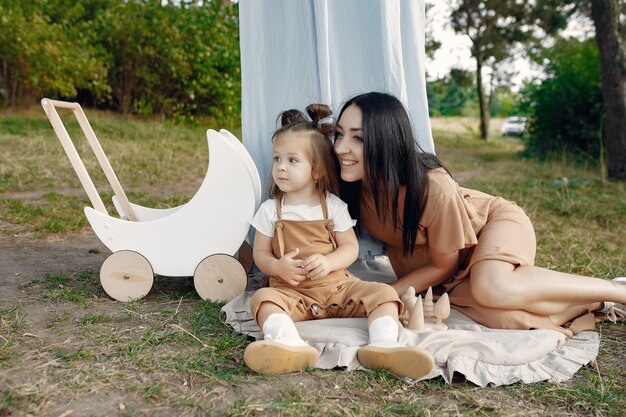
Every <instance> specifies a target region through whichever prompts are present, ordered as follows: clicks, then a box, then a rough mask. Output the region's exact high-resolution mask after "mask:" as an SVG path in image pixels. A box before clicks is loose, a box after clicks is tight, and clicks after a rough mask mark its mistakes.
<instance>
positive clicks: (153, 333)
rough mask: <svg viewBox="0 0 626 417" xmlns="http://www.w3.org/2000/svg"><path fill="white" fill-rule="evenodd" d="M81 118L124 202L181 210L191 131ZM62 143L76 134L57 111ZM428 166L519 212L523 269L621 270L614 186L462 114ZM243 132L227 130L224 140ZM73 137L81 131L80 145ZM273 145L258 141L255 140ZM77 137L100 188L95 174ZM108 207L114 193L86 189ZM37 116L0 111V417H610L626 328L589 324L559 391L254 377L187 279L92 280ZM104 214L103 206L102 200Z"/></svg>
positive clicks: (84, 245)
mask: <svg viewBox="0 0 626 417" xmlns="http://www.w3.org/2000/svg"><path fill="white" fill-rule="evenodd" d="M87 116H88V118H89V120H90V121H91V123H92V126H93V128H94V130H95V132H96V134H97V135H98V138H99V139H100V141H101V143H102V145H103V148H104V150H105V151H106V152H107V155H108V156H109V159H110V161H111V164H112V166H113V168H114V169H115V171H116V173H117V176H118V178H119V179H120V181H121V183H122V184H123V185H124V188H125V189H126V191H127V193H128V195H129V198H130V200H131V201H133V202H136V203H138V204H141V205H145V206H153V207H168V206H173V205H178V204H181V203H183V202H185V201H187V200H188V199H189V197H190V196H191V195H192V194H193V193H194V192H195V190H196V189H197V188H198V186H199V185H200V182H201V181H202V179H203V177H204V173H205V170H206V167H207V149H206V139H205V131H206V129H207V128H209V127H211V128H218V129H219V127H220V126H199V127H185V126H181V125H175V124H172V123H169V122H161V121H154V120H153V121H142V120H138V119H124V118H122V117H119V116H114V115H110V114H107V113H103V112H89V111H88V112H87ZM64 120H66V121H67V122H68V126H69V128H70V133H72V132H78V128H77V123H75V122H73V121H72V120H71V118H67V117H66V118H65V119H64ZM432 123H433V133H434V137H435V146H436V149H437V153H438V155H439V157H440V158H441V159H442V160H443V161H444V163H446V164H447V166H448V168H449V169H450V170H451V172H452V173H453V175H454V176H455V178H456V179H457V181H458V182H459V183H461V184H462V185H464V186H468V187H472V188H477V189H480V190H482V191H485V192H487V193H490V194H497V195H501V196H503V197H505V198H507V199H509V200H513V201H516V202H517V203H518V204H519V205H520V206H522V207H523V208H524V209H525V210H526V212H527V213H528V215H529V216H530V217H531V219H532V220H533V223H534V225H535V229H536V233H537V237H538V243H539V245H538V250H537V253H538V255H537V260H536V263H537V264H538V265H541V266H546V267H549V268H552V269H558V270H562V271H566V272H573V273H579V274H584V275H593V276H598V277H601V278H607V279H609V278H612V277H614V276H618V275H626V264H625V262H624V260H625V259H626V246H625V245H624V243H623V239H624V237H625V236H626V226H624V224H625V223H626V184H624V183H622V184H619V183H604V182H603V181H602V180H601V176H600V175H599V171H598V169H597V168H596V167H580V166H579V167H575V166H572V165H571V164H568V163H567V162H565V160H563V161H556V162H550V163H541V162H538V161H536V160H533V159H524V158H522V157H521V156H520V152H521V151H522V150H523V146H522V145H521V144H520V142H519V141H517V140H516V139H510V138H502V137H500V135H499V134H498V132H499V126H500V123H501V121H499V120H494V121H493V123H492V129H493V132H494V134H493V139H494V140H493V141H492V142H490V143H484V142H481V141H480V140H479V139H477V134H476V131H477V127H476V126H477V123H476V121H473V120H469V119H434V120H433V121H432ZM234 133H235V134H237V135H238V136H239V132H234ZM77 137H79V136H77ZM268 140H269V139H268ZM86 149H87V148H86V144H84V143H83V142H81V143H80V146H79V151H81V155H83V160H84V161H85V163H86V165H87V167H88V169H90V171H91V172H92V177H93V178H94V181H95V182H96V184H105V179H104V176H103V175H102V174H101V173H100V171H99V169H97V163H96V162H95V159H94V158H91V155H90V154H89V153H88V152H86V151H85V150H86ZM98 188H99V190H100V191H101V193H102V195H103V199H104V200H105V201H107V200H109V201H110V195H111V191H110V190H109V189H107V188H106V187H104V186H100V185H99V186H98ZM85 205H89V202H88V200H87V199H86V196H85V193H84V191H83V189H82V187H81V186H80V183H79V182H78V179H77V177H76V174H75V173H74V171H73V170H72V168H71V166H70V165H69V162H68V160H67V157H66V156H65V153H64V152H63V150H62V148H61V145H60V144H59V142H58V140H57V139H56V136H55V134H54V132H53V130H52V128H51V126H50V123H49V122H48V120H47V119H46V118H45V116H44V115H43V111H42V110H41V109H40V108H34V109H33V110H31V111H28V112H22V113H19V114H4V115H0V416H22V415H33V416H61V415H62V416H65V417H67V416H70V415H74V416H90V415H93V416H104V415H108V416H114V415H119V416H154V415H163V416H169V415H176V416H179V415H180V416H193V415H224V416H279V415H280V416H307V417H308V416H328V415H336V416H400V415H411V416H434V415H472V416H473V415H489V416H493V415H495V416H510V415H520V416H521V415H524V416H526V415H529V416H535V415H537V416H544V415H545V416H572V415H575V416H588V415H595V416H623V415H624V410H626V398H625V396H624V393H625V391H626V360H625V358H626V327H624V324H618V325H613V324H609V325H607V324H602V325H598V327H597V330H598V332H599V333H600V335H601V345H600V354H599V357H598V360H597V362H595V363H592V364H590V365H588V366H586V367H584V368H582V369H581V370H580V371H579V372H578V373H577V374H576V375H575V376H574V378H573V379H572V380H570V381H567V382H564V383H560V384H553V383H536V384H530V385H523V384H515V385H511V386H505V387H499V388H494V387H487V388H479V387H476V386H475V385H473V384H471V383H468V382H464V381H463V379H462V378H461V377H459V378H457V380H455V382H454V383H453V384H452V385H451V386H450V385H446V384H445V383H444V382H443V380H441V379H434V380H429V381H423V382H420V383H417V384H407V383H405V382H404V381H402V380H399V379H397V378H395V377H393V376H392V375H390V374H388V373H386V372H382V371H380V372H372V371H353V372H347V371H343V370H332V371H324V370H312V371H309V372H306V373H303V374H293V375H285V376H272V377H266V376H259V375H256V374H254V373H252V372H250V371H249V370H248V369H247V368H246V366H245V364H244V363H243V357H242V355H243V350H244V348H245V346H246V345H247V343H248V340H247V339H246V337H245V336H242V335H240V334H237V333H234V332H232V331H231V330H230V328H229V327H227V326H225V325H224V324H223V323H222V322H221V321H220V317H219V309H220V305H219V304H216V303H211V302H204V301H202V300H201V299H200V298H199V297H198V296H197V295H196V293H195V291H194V288H193V283H192V280H191V279H184V278H161V277H157V278H156V279H155V284H154V286H153V288H152V290H151V292H150V294H148V296H146V297H145V298H144V299H142V300H139V301H135V302H132V303H128V304H122V303H119V302H116V301H113V300H111V299H110V298H109V297H108V296H107V295H106V294H105V293H104V291H103V290H102V288H101V286H100V284H99V280H98V271H99V268H100V265H101V264H102V262H103V260H104V259H105V258H106V256H108V254H109V252H108V250H107V249H106V248H105V247H104V246H103V245H102V244H101V243H100V241H99V240H98V239H97V238H96V237H95V235H94V234H93V232H92V231H91V228H90V227H89V225H88V224H87V222H86V219H85V217H84V214H83V212H82V209H83V207H84V206H85ZM109 209H110V210H112V206H111V207H109Z"/></svg>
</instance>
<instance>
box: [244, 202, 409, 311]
mask: <svg viewBox="0 0 626 417" xmlns="http://www.w3.org/2000/svg"><path fill="white" fill-rule="evenodd" d="M282 197H283V196H282V194H279V195H277V196H276V212H277V216H278V219H277V220H276V225H275V229H274V237H273V238H272V250H273V252H274V256H276V258H277V259H280V258H281V257H282V256H283V255H284V254H285V253H289V252H291V251H292V250H295V249H296V248H298V249H299V250H300V251H299V253H298V256H297V257H296V258H297V259H306V258H307V257H309V256H310V255H313V254H316V253H321V254H324V255H326V254H328V253H331V252H332V251H334V250H335V249H336V248H337V242H336V241H335V234H334V232H333V228H334V224H333V222H332V220H330V219H329V218H328V207H327V205H326V196H325V195H324V194H323V193H321V194H320V200H321V206H322V211H323V214H324V218H323V219H321V220H308V221H299V220H283V219H282V218H281V217H282V215H281V204H282V203H281V202H282ZM390 301H394V302H396V303H397V304H398V314H400V313H401V312H402V308H403V307H402V302H401V301H400V299H399V297H398V294H397V293H396V290H395V289H393V288H392V287H391V286H389V285H387V284H382V283H378V282H366V281H361V280H360V279H358V278H356V277H354V276H352V275H348V274H347V273H346V270H345V269H341V270H338V271H333V272H331V273H330V274H328V275H326V276H325V277H322V278H318V279H316V280H310V279H307V280H304V281H302V282H300V284H299V285H298V286H291V285H289V284H287V283H285V282H284V281H283V280H282V279H281V278H280V277H277V276H272V277H270V286H269V287H268V288H261V289H259V290H258V291H257V292H256V293H255V294H254V295H253V296H252V300H251V302H250V303H251V310H252V314H253V317H255V318H256V316H257V312H258V309H259V306H260V305H261V303H263V302H271V303H274V304H276V305H277V306H279V307H281V308H282V309H283V310H285V312H286V313H287V314H288V315H290V316H291V319H292V320H293V321H302V320H312V319H322V318H329V317H367V316H368V315H369V313H370V312H371V311H372V310H373V309H375V308H376V307H378V306H379V305H381V304H383V303H386V302H390Z"/></svg>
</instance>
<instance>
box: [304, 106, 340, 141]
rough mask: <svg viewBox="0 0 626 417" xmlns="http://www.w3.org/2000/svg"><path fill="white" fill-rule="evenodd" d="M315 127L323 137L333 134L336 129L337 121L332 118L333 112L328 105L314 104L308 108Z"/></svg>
mask: <svg viewBox="0 0 626 417" xmlns="http://www.w3.org/2000/svg"><path fill="white" fill-rule="evenodd" d="M306 112H307V113H308V114H309V117H310V118H311V121H312V124H313V126H314V127H315V128H316V129H318V130H319V131H320V132H321V133H322V134H323V135H328V134H330V133H332V131H333V130H334V129H335V120H334V119H333V118H332V117H331V115H332V114H333V111H332V110H331V109H330V107H328V106H327V105H326V104H320V103H312V104H309V105H308V106H307V107H306Z"/></svg>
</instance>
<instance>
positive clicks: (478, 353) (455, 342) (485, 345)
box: [222, 262, 600, 386]
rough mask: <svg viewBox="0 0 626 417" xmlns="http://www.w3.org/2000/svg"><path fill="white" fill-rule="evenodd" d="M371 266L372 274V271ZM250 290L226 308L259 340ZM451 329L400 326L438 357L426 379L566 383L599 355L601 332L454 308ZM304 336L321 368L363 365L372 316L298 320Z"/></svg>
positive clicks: (373, 265) (375, 268) (404, 338)
mask: <svg viewBox="0 0 626 417" xmlns="http://www.w3.org/2000/svg"><path fill="white" fill-rule="evenodd" d="M357 268H361V270H360V271H358V273H357V271H355V270H353V269H351V270H352V272H354V273H355V274H356V275H358V276H360V277H362V278H363V277H366V276H367V277H368V278H372V277H375V278H376V280H379V281H386V279H385V277H388V274H386V271H387V272H388V269H386V267H385V265H384V263H382V266H381V263H380V262H370V263H367V264H366V263H363V264H362V265H360V266H358V267H357ZM367 271H369V272H370V273H367ZM252 293H253V291H247V292H244V293H242V294H240V295H239V296H238V297H236V298H235V299H233V300H232V301H231V302H229V303H227V304H226V305H225V306H224V307H223V308H222V312H223V313H224V314H225V316H226V323H227V324H229V325H230V326H232V327H233V329H235V330H236V331H237V332H240V333H244V334H247V335H250V336H253V337H255V338H257V339H259V338H262V337H263V333H262V331H261V329H260V328H259V326H258V325H257V323H256V322H255V321H254V320H253V319H252V316H251V314H250V298H251V296H252ZM444 322H445V323H446V324H447V325H448V330H445V331H430V332H422V333H416V332H413V331H411V330H407V329H404V328H401V329H400V336H399V342H400V344H401V345H403V346H419V347H421V348H424V349H426V350H428V351H429V352H430V353H431V354H432V355H433V357H434V358H435V367H434V369H433V370H432V372H431V373H429V374H428V375H426V376H425V377H424V378H423V379H430V378H434V377H437V376H441V377H443V379H444V380H445V381H446V382H448V383H451V382H452V378H453V376H454V373H455V372H458V373H460V374H462V375H463V376H464V377H465V378H466V379H467V380H468V381H471V382H473V383H474V384H476V385H479V386H486V385H489V384H491V385H494V386H498V385H508V384H513V383H516V382H520V381H521V382H524V383H532V382H539V381H551V382H560V381H565V380H567V379H570V378H571V377H572V376H573V375H574V374H575V373H576V372H577V371H578V369H580V368H581V367H582V366H584V365H585V364H587V363H589V362H591V361H593V360H594V359H595V358H596V356H597V355H598V348H599V345H600V340H599V337H598V334H597V333H596V332H588V331H587V332H580V333H578V334H577V335H576V336H574V337H573V338H569V339H568V338H566V337H565V336H564V335H563V334H562V333H561V332H558V331H555V330H547V329H539V330H499V329H489V328H487V327H485V326H482V325H479V324H477V323H476V322H474V321H473V320H471V319H470V318H468V317H466V316H465V315H463V314H462V313H460V312H458V311H456V310H452V312H451V314H450V317H448V318H447V319H446V320H445V321H444ZM296 327H297V328H298V332H299V333H300V336H301V337H302V338H303V339H304V340H306V341H307V342H308V343H309V344H311V345H312V346H314V347H315V348H316V349H317V350H318V351H319V352H320V360H319V362H318V364H317V367H318V368H322V369H332V368H335V367H345V368H347V369H348V370H353V369H363V368H362V367H361V366H360V364H359V362H358V360H357V357H356V353H357V351H358V350H359V348H360V347H361V346H364V345H366V344H367V343H368V340H369V336H368V329H367V319H364V318H348V319H322V320H312V321H303V322H298V323H296Z"/></svg>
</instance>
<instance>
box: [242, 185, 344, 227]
mask: <svg viewBox="0 0 626 417" xmlns="http://www.w3.org/2000/svg"><path fill="white" fill-rule="evenodd" d="M283 201H284V200H283ZM326 206H327V207H328V218H329V219H330V220H332V221H333V224H334V228H333V230H334V231H335V232H345V231H346V230H348V229H349V228H351V227H353V226H354V225H355V223H356V221H354V220H352V219H351V218H350V213H349V212H348V205H347V204H346V203H344V202H343V200H341V199H340V198H339V197H337V196H336V195H334V194H331V193H326ZM281 214H282V219H283V220H301V221H302V220H322V219H323V218H324V211H323V210H322V205H321V204H318V205H316V206H307V205H304V204H299V205H286V204H282V206H281ZM276 220H278V213H277V212H276V199H275V198H270V199H268V200H265V201H264V202H263V204H261V207H259V209H258V210H257V212H256V214H255V215H254V217H253V218H252V221H251V222H250V223H251V224H252V226H253V227H254V228H255V229H256V230H257V231H258V232H261V233H263V234H264V235H265V236H268V237H273V236H274V225H275V224H276Z"/></svg>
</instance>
